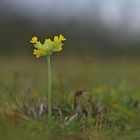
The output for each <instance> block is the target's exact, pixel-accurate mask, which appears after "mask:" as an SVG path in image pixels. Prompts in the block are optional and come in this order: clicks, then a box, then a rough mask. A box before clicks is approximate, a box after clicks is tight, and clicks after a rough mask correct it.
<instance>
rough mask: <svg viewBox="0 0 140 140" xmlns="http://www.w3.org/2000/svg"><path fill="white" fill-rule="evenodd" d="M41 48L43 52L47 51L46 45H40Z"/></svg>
mask: <svg viewBox="0 0 140 140" xmlns="http://www.w3.org/2000/svg"><path fill="white" fill-rule="evenodd" d="M39 50H40V51H41V52H46V51H47V48H46V47H45V46H40V48H39Z"/></svg>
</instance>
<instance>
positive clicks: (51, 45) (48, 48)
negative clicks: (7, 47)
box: [30, 34, 66, 58]
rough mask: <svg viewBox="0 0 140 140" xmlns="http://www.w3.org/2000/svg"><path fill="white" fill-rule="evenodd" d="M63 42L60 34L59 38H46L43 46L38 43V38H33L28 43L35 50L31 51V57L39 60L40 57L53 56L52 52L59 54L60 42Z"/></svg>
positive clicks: (60, 49)
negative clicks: (33, 56) (32, 45)
mask: <svg viewBox="0 0 140 140" xmlns="http://www.w3.org/2000/svg"><path fill="white" fill-rule="evenodd" d="M64 40H66V39H65V38H64V36H63V35H61V34H60V35H59V36H55V37H54V39H53V40H51V39H50V38H48V39H47V38H46V39H45V41H44V44H42V43H41V42H40V41H38V38H37V37H36V36H34V37H33V38H32V39H31V41H30V42H31V43H32V44H34V47H35V48H36V49H34V51H33V55H35V56H36V57H37V58H39V57H40V56H50V55H52V54H53V52H60V51H62V46H63V44H62V42H63V41H64Z"/></svg>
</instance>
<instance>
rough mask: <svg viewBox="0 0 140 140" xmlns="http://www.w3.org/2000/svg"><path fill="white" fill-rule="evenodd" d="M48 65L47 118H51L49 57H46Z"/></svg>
mask: <svg viewBox="0 0 140 140" xmlns="http://www.w3.org/2000/svg"><path fill="white" fill-rule="evenodd" d="M47 63H48V117H49V118H51V108H52V107H51V106H52V105H51V62H50V56H48V57H47Z"/></svg>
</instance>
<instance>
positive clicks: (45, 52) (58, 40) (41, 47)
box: [30, 34, 66, 118]
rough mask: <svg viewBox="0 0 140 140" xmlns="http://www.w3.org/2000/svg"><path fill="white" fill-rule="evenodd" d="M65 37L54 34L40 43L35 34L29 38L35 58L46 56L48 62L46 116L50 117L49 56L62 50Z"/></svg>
mask: <svg viewBox="0 0 140 140" xmlns="http://www.w3.org/2000/svg"><path fill="white" fill-rule="evenodd" d="M65 40H66V39H65V38H64V36H63V35H61V34H60V35H59V36H54V38H53V40H51V39H50V38H46V39H45V41H44V43H43V44H42V43H41V42H40V41H39V40H38V38H37V37H36V36H34V37H33V38H32V39H31V41H30V42H31V43H32V44H33V45H34V47H35V49H34V51H33V55H35V56H36V57H37V58H39V57H40V56H46V57H47V64H48V92H47V96H48V116H49V118H51V110H52V107H51V63H50V57H51V55H52V54H53V53H54V52H60V51H62V47H63V43H62V42H63V41H65Z"/></svg>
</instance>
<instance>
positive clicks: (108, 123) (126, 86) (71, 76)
mask: <svg viewBox="0 0 140 140" xmlns="http://www.w3.org/2000/svg"><path fill="white" fill-rule="evenodd" d="M52 81H53V85H52V94H53V95H52V102H53V105H54V106H56V107H58V108H59V109H60V110H61V112H62V116H63V117H62V118H61V117H60V114H58V116H57V115H55V117H53V118H52V120H49V121H48V120H47V119H46V118H45V120H44V119H43V121H42V120H40V119H39V120H38V119H37V118H36V117H35V116H34V114H32V113H34V111H31V112H29V110H28V109H29V107H31V109H34V106H37V105H36V104H37V102H38V100H41V99H44V98H45V97H46V94H47V65H46V60H45V59H42V58H41V59H36V58H33V57H31V58H29V57H1V59H0V137H1V138H2V140H3V139H7V140H8V139H11V140H12V139H19V138H20V139H21V140H22V139H23V140H24V139H31V138H32V139H34V140H38V139H46V138H48V137H49V138H50V139H56V138H57V139H62V138H63V139H68V140H69V139H70V140H75V139H81V140H84V139H86V140H87V139H89V140H92V139H99V140H100V139H101V140H102V139H104V140H111V139H114V140H115V139H117V140H124V139H127V140H139V139H140V136H139V133H140V119H139V118H140V105H139V101H140V65H139V62H138V61H136V60H130V59H120V60H118V59H117V60H115V59H95V58H92V57H87V58H85V57H84V58H83V57H74V56H73V57H72V56H71V57H63V56H61V57H57V56H54V57H52ZM81 90H82V92H84V93H86V96H87V97H91V98H92V103H93V104H92V105H94V110H92V111H93V112H92V113H91V114H92V115H89V117H85V114H84V113H83V112H80V116H79V119H76V120H72V121H71V122H69V119H71V117H72V116H73V115H74V98H75V93H76V92H78V91H81ZM27 94H28V95H27ZM29 94H30V95H29ZM80 98H81V97H80ZM83 102H84V105H83V104H82V105H81V104H80V105H81V108H82V107H83V106H84V108H86V109H85V110H86V111H87V110H88V111H89V110H90V107H91V106H90V105H89V100H87V99H86V97H82V103H83ZM24 103H25V104H26V109H27V110H26V111H25V108H23V104H24ZM97 106H98V107H97ZM95 108H96V109H95ZM89 112H90V111H89ZM89 112H88V113H89ZM95 112H96V113H97V112H99V113H97V114H95ZM89 114H90V113H89ZM100 114H103V116H104V117H105V118H106V119H104V120H105V121H104V120H102V119H100V117H101V116H100ZM98 116H99V117H98ZM61 119H62V120H61ZM65 121H66V122H69V124H68V125H66V126H65V125H64V124H65Z"/></svg>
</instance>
